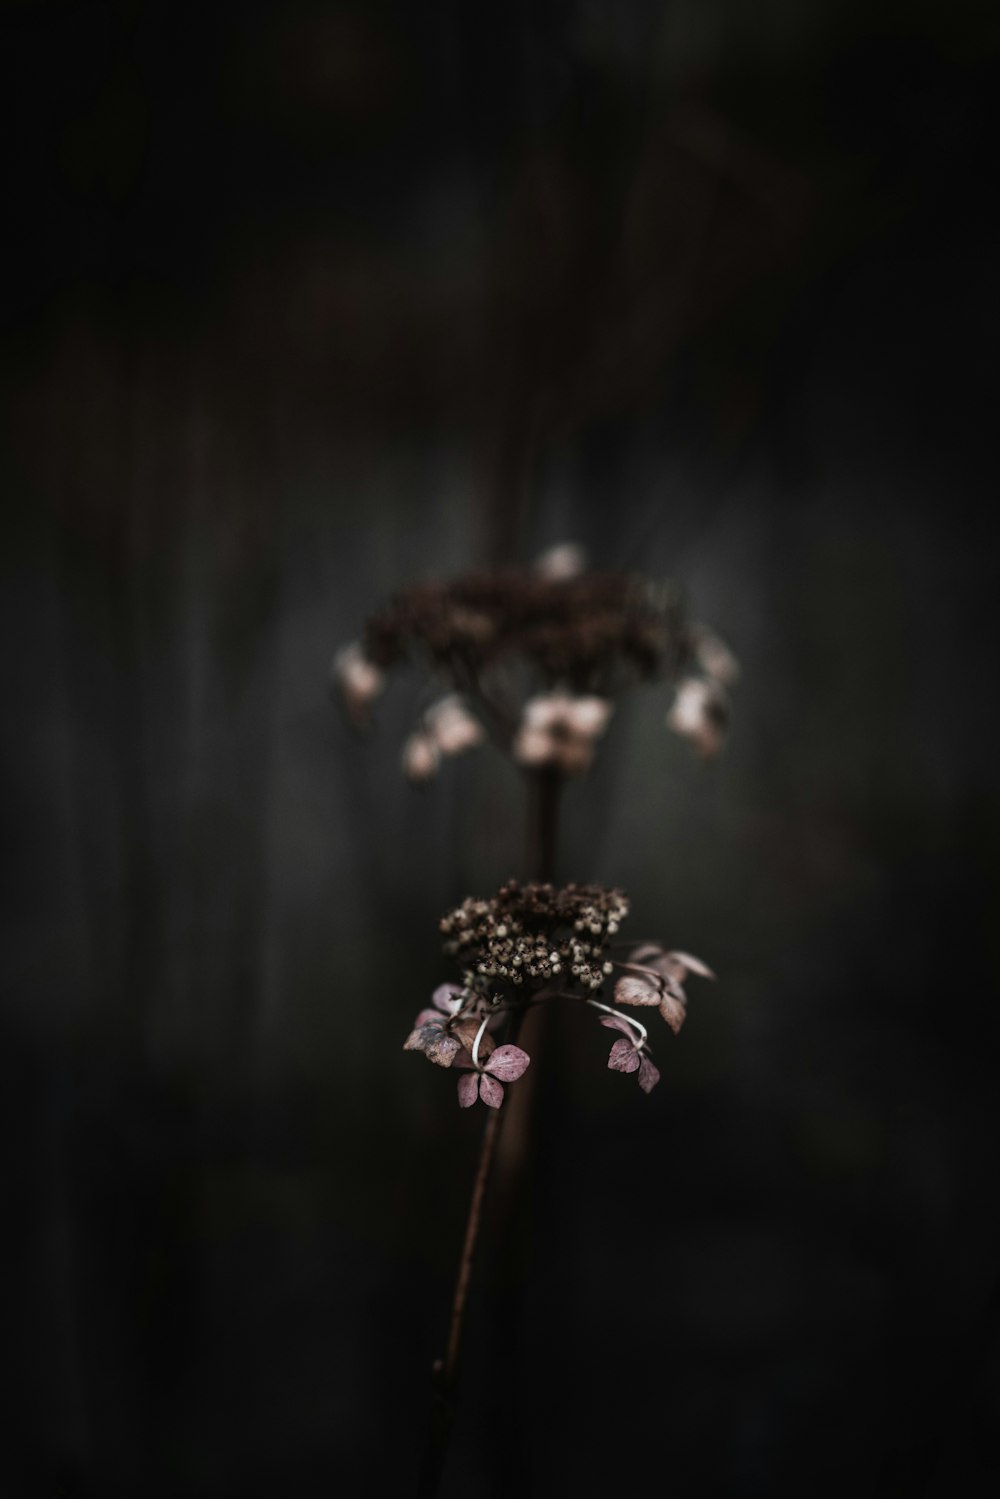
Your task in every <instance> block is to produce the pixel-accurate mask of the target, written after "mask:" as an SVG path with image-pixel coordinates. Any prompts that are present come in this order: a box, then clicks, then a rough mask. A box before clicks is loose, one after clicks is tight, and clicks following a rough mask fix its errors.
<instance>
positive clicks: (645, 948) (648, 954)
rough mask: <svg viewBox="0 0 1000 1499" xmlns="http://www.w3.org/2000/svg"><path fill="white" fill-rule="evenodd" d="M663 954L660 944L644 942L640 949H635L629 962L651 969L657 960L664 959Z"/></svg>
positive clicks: (629, 956)
mask: <svg viewBox="0 0 1000 1499" xmlns="http://www.w3.org/2000/svg"><path fill="white" fill-rule="evenodd" d="M663 953H664V950H663V948H662V947H661V946H660V944H659V942H643V943H641V944H640V946H639V947H633V949H632V951H631V952H630V953H629V955H628V960H629V962H630V963H644V964H645V966H646V967H647V968H651V967H652V966H653V964H654V963H655V962H656V960H657V958H662V957H663Z"/></svg>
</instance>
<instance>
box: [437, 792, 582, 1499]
mask: <svg viewBox="0 0 1000 1499" xmlns="http://www.w3.org/2000/svg"><path fill="white" fill-rule="evenodd" d="M561 786H562V778H561V776H560V775H559V772H558V771H555V770H550V769H543V770H540V771H538V772H536V773H535V774H534V775H533V776H532V777H531V780H530V796H531V800H530V803H529V819H530V822H529V850H528V868H529V870H530V871H531V878H532V879H536V880H551V879H552V877H553V874H554V871H555V858H556V834H557V829H558V819H559V792H560V790H561ZM525 1013H526V1009H519V1010H515V1011H514V1012H513V1013H512V1015H511V1023H510V1029H509V1033H508V1036H507V1040H508V1041H509V1042H516V1040H517V1038H518V1035H519V1033H520V1029H521V1023H522V1021H523V1019H524V1015H525ZM540 1039H541V1038H540V1035H539V1036H538V1037H537V1038H536V1040H535V1042H534V1043H533V1046H534V1048H535V1049H537V1046H538V1042H539V1040H540ZM536 1060H537V1058H536ZM532 1080H533V1074H532V1073H530V1072H529V1073H528V1076H527V1078H526V1079H525V1081H524V1082H522V1083H521V1087H520V1088H519V1089H518V1091H517V1092H516V1093H513V1094H512V1095H511V1098H510V1101H509V1102H508V1104H507V1107H506V1109H505V1110H503V1111H502V1110H500V1109H496V1110H492V1111H491V1112H490V1117H489V1118H488V1119H487V1121H486V1128H485V1130H484V1131H483V1142H482V1145H481V1146H480V1150H479V1164H478V1165H477V1167H476V1175H475V1178H474V1180H473V1183H472V1197H471V1199H470V1201H469V1215H468V1218H467V1219H466V1224H465V1240H464V1242H463V1244H462V1254H461V1257H460V1259H459V1262H458V1275H457V1276H456V1279H455V1289H454V1292H453V1293H452V1298H451V1317H450V1320H449V1323H448V1341H447V1344H446V1346H445V1354H444V1358H443V1359H439V1360H438V1361H437V1362H436V1364H435V1366H434V1401H433V1406H432V1408H431V1421H430V1428H429V1431H428V1436H427V1445H426V1449H425V1452H424V1461H423V1466H422V1468H421V1471H420V1481H419V1485H418V1489H417V1493H418V1499H433V1496H434V1495H435V1494H436V1493H437V1491H438V1485H439V1484H440V1481H441V1475H442V1473H443V1471H444V1465H445V1460H446V1459H447V1456H448V1444H449V1440H450V1437H451V1428H452V1423H453V1420H454V1415H455V1392H456V1389H457V1385H458V1365H459V1356H460V1354H461V1348H462V1332H463V1329H464V1326H465V1306H466V1302H467V1300H468V1295H469V1285H470V1283H471V1280H472V1267H473V1264H474V1262H475V1256H476V1246H477V1244H478V1242H479V1231H480V1227H481V1225H482V1216H483V1202H484V1200H485V1197H486V1188H487V1187H488V1185H489V1181H490V1175H491V1172H492V1169H493V1163H494V1160H495V1158H496V1153H497V1150H496V1147H497V1141H498V1139H499V1137H500V1125H501V1120H502V1117H503V1114H504V1113H513V1115H514V1118H513V1120H512V1122H511V1124H510V1126H509V1128H508V1130H507V1135H506V1139H505V1144H506V1145H507V1149H506V1151H505V1160H504V1172H503V1175H504V1178H505V1181H506V1184H507V1186H508V1189H509V1186H510V1183H511V1181H512V1179H513V1178H514V1177H515V1176H517V1175H519V1174H520V1169H521V1165H522V1162H523V1160H524V1156H525V1153H526V1150H527V1141H528V1118H529V1115H530V1112H531V1095H532V1091H533V1089H532V1087H531V1084H532ZM526 1084H527V1086H526Z"/></svg>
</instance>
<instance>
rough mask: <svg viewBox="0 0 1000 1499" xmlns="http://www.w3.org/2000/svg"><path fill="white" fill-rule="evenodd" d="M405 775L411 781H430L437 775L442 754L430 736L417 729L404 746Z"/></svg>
mask: <svg viewBox="0 0 1000 1499" xmlns="http://www.w3.org/2000/svg"><path fill="white" fill-rule="evenodd" d="M402 758H403V774H404V775H405V776H406V778H407V780H410V781H416V782H421V781H429V780H431V778H432V777H433V776H436V775H437V772H438V766H439V765H440V764H441V752H440V750H439V749H438V747H437V745H436V744H435V743H434V740H433V739H432V738H431V737H430V735H429V734H425V733H424V731H423V730H422V729H415V730H414V732H413V733H412V734H411V735H410V736H409V738H408V739H407V741H406V743H405V744H404V745H403V756H402Z"/></svg>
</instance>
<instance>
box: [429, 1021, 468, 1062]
mask: <svg viewBox="0 0 1000 1499" xmlns="http://www.w3.org/2000/svg"><path fill="white" fill-rule="evenodd" d="M461 1049H462V1048H461V1045H460V1044H459V1042H458V1041H456V1040H455V1037H454V1036H449V1035H448V1033H447V1031H444V1030H439V1031H438V1039H437V1040H436V1041H433V1042H432V1043H431V1045H430V1046H428V1047H426V1048H425V1050H426V1052H427V1056H428V1057H429V1058H430V1060H431V1061H432V1062H433V1063H434V1065H435V1066H436V1067H450V1066H451V1065H452V1063H453V1062H454V1060H455V1058H456V1056H457V1055H458V1053H459V1052H460V1051H461Z"/></svg>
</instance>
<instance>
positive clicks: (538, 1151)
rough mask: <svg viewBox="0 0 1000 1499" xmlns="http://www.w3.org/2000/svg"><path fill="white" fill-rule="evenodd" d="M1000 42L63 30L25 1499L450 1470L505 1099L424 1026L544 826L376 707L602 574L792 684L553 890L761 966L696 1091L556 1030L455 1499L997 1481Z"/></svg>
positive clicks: (21, 54)
mask: <svg viewBox="0 0 1000 1499" xmlns="http://www.w3.org/2000/svg"><path fill="white" fill-rule="evenodd" d="M998 42H1000V33H998V29H997V26H996V22H995V18H990V16H989V13H988V8H986V7H978V6H973V5H971V4H969V5H965V4H962V3H953V4H950V5H943V4H915V3H910V4H907V5H902V4H900V5H895V4H891V3H888V0H872V3H867V4H861V3H857V4H850V3H847V4H834V3H832V0H830V3H823V0H813V3H800V4H795V3H792V0H760V3H758V4H756V5H754V6H749V5H740V4H737V3H735V0H684V3H674V4H665V3H653V0H649V3H645V4H642V3H622V0H619V3H612V0H591V3H583V0H566V3H562V4H557V3H533V4H527V3H509V4H503V5H500V4H484V5H461V4H458V3H457V0H452V3H440V4H433V3H427V4H420V5H416V4H409V3H403V0H396V3H384V4H376V3H372V4H366V5H350V4H344V5H334V4H316V3H313V4H305V3H301V0H294V3H293V0H288V3H284V4H281V5H279V4H277V3H275V0H249V3H247V0H244V3H240V4H236V3H216V4H213V5H197V6H196V5H187V4H183V3H179V0H178V3H173V4H169V5H168V4H165V3H164V4H154V3H126V0H122V3H119V4H101V3H91V4H76V5H73V4H56V3H49V0H45V3H43V0H36V3H30V0H22V3H11V0H8V3H7V4H6V5H5V6H4V7H3V9H2V12H0V57H2V61H0V68H2V75H3V76H2V80H0V81H2V91H3V98H4V102H5V106H6V108H7V110H8V112H9V118H8V122H7V126H6V128H5V130H4V136H3V140H4V151H5V157H6V160H5V171H6V188H5V208H6V210H7V211H6V214H5V218H6V228H5V231H4V240H5V244H4V250H5V252H6V258H7V269H6V271H5V272H4V274H3V277H2V281H0V316H2V325H3V330H4V352H3V358H2V366H0V378H2V382H3V395H4V402H3V405H4V413H5V414H4V444H3V454H4V456H3V470H2V481H3V493H4V501H5V506H4V510H5V517H6V519H5V528H4V540H5V550H4V568H3V594H2V609H3V632H4V639H5V647H6V649H5V652H4V655H5V657H6V666H5V682H4V687H3V706H4V721H5V730H6V732H5V735H4V754H5V769H6V777H5V780H6V785H7V789H8V792H9V800H8V803H7V812H6V814H5V824H4V852H5V861H4V894H5V902H4V908H5V923H4V931H3V945H2V951H3V959H4V969H5V974H6V984H5V989H6V994H5V1005H4V1018H3V1031H2V1044H0V1097H2V1099H3V1103H4V1106H5V1115H6V1119H5V1128H4V1144H5V1147H6V1151H5V1162H4V1175H3V1187H4V1192H3V1195H4V1205H5V1209H6V1211H5V1214H4V1220H5V1228H4V1232H3V1242H4V1248H5V1251H6V1258H7V1260H8V1267H7V1269H6V1271H5V1274H4V1278H3V1289H4V1302H5V1307H4V1312H5V1318H4V1320H5V1326H6V1331H5V1332H4V1335H3V1349H4V1356H5V1362H6V1363H7V1364H8V1365H9V1368H8V1374H9V1376H10V1377H9V1388H8V1394H7V1397H6V1400H5V1405H4V1420H3V1436H2V1439H0V1492H2V1493H3V1494H4V1495H5V1496H6V1495H11V1496H14V1499H20V1496H22V1495H23V1496H35V1495H38V1496H40V1499H76V1496H85V1495H95V1496H96V1495H100V1496H101V1499H118V1496H123V1499H131V1496H137V1495H140V1494H141V1495H143V1496H149V1499H159V1496H163V1499H174V1496H177V1499H188V1496H190V1499H202V1496H204V1499H210V1496H211V1499H230V1496H232V1499H244V1496H245V1499H256V1496H258V1495H260V1496H264V1495H269V1496H270V1495H273V1494H275V1493H282V1494H289V1495H295V1496H303V1499H309V1496H312V1495H320V1494H324V1495H327V1494H332V1493H359V1494H363V1493H374V1492H377V1491H380V1490H381V1489H382V1488H384V1487H386V1486H391V1491H392V1492H395V1493H399V1494H407V1493H410V1492H411V1491H412V1481H413V1480H412V1475H413V1473H414V1470H415V1465H416V1459H417V1454H418V1452H419V1448H420V1444H421V1440H422V1432H423V1429H424V1426H425V1423H426V1399H425V1393H426V1370H427V1367H428V1364H429V1361H430V1359H431V1357H432V1356H433V1355H434V1354H435V1353H437V1352H438V1351H439V1349H440V1345H441V1341H442V1337H443V1327H444V1319H445V1314H446V1308H447V1300H448V1295H449V1288H450V1279H451V1275H452V1273H453V1268H454V1263H455V1258H456V1254H457V1248H458V1244H459V1240H460V1235H461V1229H462V1222H463V1215H464V1203H465V1198H466V1193H467V1190H468V1183H469V1179H470V1174H471V1170H472V1165H473V1161H474V1157H475V1152H476V1147H477V1140H478V1135H479V1131H480V1129H481V1125H482V1118H481V1114H482V1111H481V1110H476V1111H475V1114H473V1113H471V1112H470V1113H469V1114H464V1113H463V1114H460V1113H459V1111H458V1109H457V1107H456V1106H455V1100H454V1087H453V1082H452V1080H451V1079H450V1078H447V1077H445V1076H444V1075H443V1074H440V1073H438V1072H436V1071H432V1070H431V1069H430V1068H429V1067H428V1066H427V1065H426V1064H425V1063H424V1062H423V1060H422V1059H420V1058H419V1057H414V1056H411V1055H404V1054H403V1053H402V1051H401V1050H400V1046H401V1042H402V1039H403V1037H404V1036H405V1034H406V1031H407V1029H408V1027H409V1024H410V1021H411V1018H412V1015H413V1014H414V1013H415V1011H416V1010H417V1009H418V1008H419V1007H420V1006H421V1005H422V1003H423V1002H424V1001H425V997H426V995H427V993H428V991H429V989H430V987H431V986H433V985H434V984H435V983H437V982H439V981H441V980H442V979H444V978H447V977H449V976H450V973H449V970H448V967H447V964H446V963H445V961H444V960H443V958H442V957H441V956H440V954H439V952H438V936H437V931H436V923H437V919H438V917H439V915H440V914H441V913H442V911H443V910H445V909H446V908H447V907H448V906H449V905H450V904H451V903H452V902H453V901H455V900H456V899H459V898H461V897H462V896H463V895H465V894H467V893H470V892H473V891H475V892H482V891H489V890H490V889H492V888H493V887H494V886H495V885H496V884H497V883H498V882H499V881H500V879H502V878H505V877H506V876H508V875H509V874H511V873H516V872H518V871H520V870H521V869H522V868H523V808H522V791H521V787H520V785H519V782H518V780H517V777H516V776H515V775H514V773H513V772H512V771H511V770H510V768H509V767H508V766H506V765H505V764H504V763H503V762H502V761H500V760H499V758H498V757H496V756H495V755H494V754H492V753H490V752H487V753H483V754H482V755H480V756H478V757H472V758H469V759H468V760H467V761H463V762H462V763H457V764H454V765H452V766H449V767H448V768H447V770H446V772H445V773H444V774H443V775H442V777H441V779H440V781H439V782H438V783H437V784H435V785H433V786H431V787H429V788H428V789H427V790H426V791H425V792H424V793H423V794H418V793H415V792H414V791H412V790H411V789H410V788H409V787H407V786H405V785H404V784H403V782H402V780H401V777H400V776H399V772H398V754H399V747H400V744H401V741H402V738H403V736H404V734H405V732H406V731H407V728H408V725H409V723H410V722H411V719H412V713H413V710H414V705H415V703H416V701H417V697H418V692H419V687H418V684H416V683H415V682H412V681H411V682H407V683H403V682H400V683H398V684H397V685H396V686H395V687H394V689H393V691H392V692H391V694H390V695H389V697H388V698H387V700H386V701H385V702H384V703H383V704H382V705H381V708H380V712H379V722H378V726H377V729H376V732H375V733H374V735H373V736H372V737H371V738H370V739H369V740H359V739H358V738H357V737H356V736H354V735H352V733H351V732H350V731H349V729H348V728H347V726H346V725H345V723H344V722H343V721H342V719H341V717H340V716H339V715H338V713H337V712H336V711H335V710H334V708H333V707H332V706H331V704H330V702H329V700H328V698H327V685H326V677H327V670H328V664H329V659H330V657H331V655H332V652H333V650H334V648H335V647H336V646H337V645H338V644H340V643H342V642H343V641H345V640H347V639H349V638H351V637H353V636H355V635H356V634H357V633H358V632H359V629H360V627H361V624H362V622H363V620H364V618H365V616H366V614H367V613H369V612H371V611H372V610H373V609H374V608H376V607H377V606H378V605H379V604H380V603H381V602H382V601H383V600H384V599H385V598H386V596H387V595H388V594H389V593H390V592H391V591H392V590H393V589H394V588H396V587H398V586H401V585H403V584H405V583H406V582H409V581H411V580H413V579H415V578H419V577H428V576H439V575H447V574H448V573H451V572H454V571H456V570H461V569H462V568H464V567H467V566H469V565H471V564H480V563H484V562H495V561H499V560H503V559H509V558H520V559H527V558H530V557H531V556H533V555H535V554H536V553H537V552H538V551H539V550H540V549H541V548H542V547H544V546H546V545H549V544H551V543H553V542H555V541H559V540H562V539H565V538H573V539H576V540H578V541H580V542H581V543H582V544H583V545H584V546H585V547H586V548H587V550H588V552H589V553H590V555H591V557H592V558H593V559H594V560H595V562H598V563H600V564H602V565H627V566H635V567H641V568H643V569H644V570H646V571H648V572H650V573H653V574H664V573H665V574H668V575H670V576H672V577H674V578H676V579H677V580H678V581H680V582H681V583H682V585H683V586H684V587H685V589H686V590H687V592H688V594H689V596H690V599H691V601H692V607H693V609H694V611H695V613H696V614H697V615H698V616H699V617H702V618H704V619H706V620H708V621H709V622H710V623H711V624H712V625H713V626H714V627H715V628H716V629H718V630H719V631H720V632H721V633H722V634H723V635H724V636H725V637H726V638H727V639H728V640H729V641H730V642H731V643H732V644H733V646H734V648H735V649H736V651H737V653H738V655H739V656H740V658H741V661H742V664H743V673H744V674H743V681H742V683H741V685H740V687H739V689H738V692H737V695H736V696H737V701H736V712H735V726H734V731H733V734H732V739H731V743H730V745H729V748H728V750H727V753H726V755H725V756H724V757H723V759H722V760H721V761H720V762H719V763H718V764H716V765H714V766H712V767H708V768H706V767H703V766H701V765H698V764H697V763H695V762H694V761H693V760H692V759H691V757H690V756H689V755H688V754H687V752H686V750H685V747H684V746H683V745H681V744H680V743H679V742H678V741H676V740H675V739H674V738H672V737H671V736H668V735H667V733H666V732H665V730H664V726H663V710H664V708H665V706H666V701H667V699H666V696H665V694H664V691H663V689H662V688H661V689H660V690H659V691H657V690H656V689H654V688H650V689H647V690H637V691H636V692H635V693H634V694H633V695H632V696H631V697H630V698H629V699H627V700H626V701H625V702H624V703H623V704H622V706H621V708H620V710H619V712H618V714H617V715H616V718H615V721H614V723H613V726H612V729H611V731H610V734H609V736H608V740H607V743H606V745H605V747H604V751H603V753H602V757H601V760H600V763H599V764H598V766H597V767H596V769H595V771H594V773H593V774H592V775H591V777H590V778H589V780H588V781H587V782H585V783H581V784H578V785H575V786H574V787H572V788H571V790H570V791H569V793H568V795H567V797H566V801H565V816H564V825H563V838H562V844H561V853H560V861H559V863H560V871H559V872H560V875H561V877H563V878H577V879H597V880H601V881H604V882H607V883H620V884H622V885H623V886H624V887H625V888H626V889H627V890H628V891H629V892H630V894H631V897H632V901H633V912H634V914H633V918H632V921H631V923H630V927H631V930H632V931H633V932H634V934H635V935H636V937H647V936H662V937H663V938H664V939H666V940H667V941H668V942H670V943H673V944H676V945H679V946H681V947H685V948H688V949H690V950H692V951H694V952H696V953H699V954H701V955H703V956H704V957H705V958H706V959H707V960H708V961H709V962H711V963H712V964H713V966H714V967H715V968H716V969H717V971H718V973H719V975H720V979H719V982H718V984H717V985H715V986H711V987H709V986H707V985H702V986H700V987H699V986H698V984H697V981H692V984H691V986H690V988H691V1011H690V1017H689V1022H688V1025H687V1027H686V1029H685V1031H684V1033H683V1035H682V1037H681V1038H680V1039H679V1040H678V1041H676V1042H674V1041H673V1040H672V1039H671V1038H669V1037H668V1038H667V1041H666V1042H661V1045H660V1047H659V1049H658V1052H657V1057H658V1061H659V1062H660V1065H661V1068H662V1071H663V1073H664V1080H663V1083H662V1084H661V1086H660V1088H659V1089H658V1090H657V1092H656V1093H655V1094H653V1095H652V1096H651V1097H650V1098H645V1097H644V1096H642V1095H641V1094H640V1092H639V1090H638V1089H637V1088H636V1087H635V1086H634V1084H633V1083H632V1082H631V1081H629V1080H628V1079H623V1078H620V1077H617V1076H613V1075H612V1074H610V1073H609V1072H608V1071H607V1069H606V1067H605V1057H606V1050H607V1039H608V1038H607V1033H606V1032H603V1031H600V1030H599V1029H598V1028H597V1027H596V1026H590V1027H585V1026H582V1025H580V1026H574V1024H573V1021H572V1016H569V1015H566V1016H560V1017H559V1020H560V1022H563V1023H562V1024H560V1025H557V1026H556V1027H555V1029H554V1031H553V1040H552V1043H551V1045H550V1047H549V1050H548V1052H547V1055H546V1058H545V1064H544V1065H545V1068H546V1071H545V1074H544V1080H543V1083H542V1086H541V1091H540V1096H539V1108H538V1114H537V1119H536V1127H535V1134H534V1149H533V1152H532V1158H531V1159H532V1169H531V1171H530V1173H529V1176H528V1180H527V1182H526V1185H525V1194H524V1195H525V1200H526V1201H527V1203H528V1209H529V1211H528V1213H527V1215H526V1220H525V1221H523V1222H521V1224H520V1226H519V1227H518V1226H517V1225H515V1229H514V1231H513V1233H512V1234H509V1235H508V1236H507V1238H506V1239H505V1240H504V1243H505V1245H506V1249H505V1251H504V1253H503V1255H500V1256H497V1255H494V1256H492V1257H491V1256H489V1255H487V1256H486V1258H485V1259H484V1262H483V1266H482V1275H481V1278H480V1282H479V1290H478V1292H477V1294H476V1296H475V1298H474V1301H473V1306H472V1311H471V1319H470V1325H469V1343H468V1360H467V1366H466V1374H467V1381H466V1394H465V1401H464V1406H463V1412H462V1416H461V1420H460V1423H459V1426H458V1428H457V1434H456V1446H455V1450H454V1453H453V1461H452V1465H451V1468H450V1470H449V1483H448V1485H447V1486H446V1490H447V1493H448V1494H455V1495H458V1494H477V1495H478V1494H482V1495H489V1496H493V1495H497V1496H499V1495H506V1494H517V1495H519V1496H524V1499H527V1496H530V1495H535V1494H542V1493H550V1492H560V1493H561V1492H576V1493H580V1494H586V1495H589V1494H595V1495H597V1494H603V1493H608V1492H616V1491H618V1490H619V1489H621V1490H627V1489H630V1488H633V1487H635V1486H639V1485H644V1484H647V1483H648V1484H651V1485H653V1486H654V1488H655V1489H658V1490H662V1491H664V1492H666V1491H668V1490H669V1492H671V1493H672V1494H674V1495H678V1496H700V1495H709V1494H724V1495H733V1496H737V1495H772V1494H785V1493H787V1494H793V1493H794V1494H797V1495H802V1494H808V1495H826V1494H830V1495H832V1494H838V1495H839V1494H843V1493H845V1492H849V1493H851V1494H853V1495H881V1494H893V1493H897V1492H904V1491H905V1492H906V1493H907V1494H908V1495H915V1494H927V1495H939V1496H945V1495H953V1494H957V1493H960V1494H962V1495H979V1494H985V1493H988V1492H990V1493H992V1492H993V1484H994V1483H995V1481H996V1477H997V1457H996V1451H997V1449H996V1434H997V1433H996V1424H997V1414H998V1384H1000V1342H998V1333H1000V1302H998V1251H1000V1222H998V1213H997V1201H996V1179H997V1127H998V1123H1000V1096H998V1091H997V1072H996V1067H997V1029H998V1023H997V1011H996V998H997V994H996V989H997V984H996V979H997V958H998V947H997V933H998V926H997V924H996V919H995V918H996V904H995V903H996V884H995V869H996V860H997V854H998V843H1000V839H998V832H1000V828H998V801H997V789H998V788H997V780H998V777H997V752H996V739H995V729H996V715H995V712H994V709H993V703H994V695H995V679H996V654H995V651H994V647H993V640H992V635H993V631H992V629H991V626H992V620H993V613H994V607H995V590H996V566H995V548H996V527H995V523H994V521H993V519H992V517H991V515H990V512H989V506H990V504H991V502H992V500H993V497H994V494H995V480H994V477H993V453H994V448H995V427H996V409H997V407H996V388H995V379H994V371H995V366H996V348H997V332H998V328H997V301H996V296H995V290H994V286H995V280H996V267H997V264H998V252H1000V243H998V240H1000V235H998V232H997V228H996V224H995V221H994V220H993V219H992V217H991V213H990V208H991V202H992V200H994V199H995V195H996V175H995V158H994V156H993V155H992V154H991V153H990V151H989V149H988V146H987V135H988V131H989V128H990V125H991V123H992V122H991V120H990V118H989V116H990V113H991V106H992V100H993V98H994V97H995V95H996V92H997V88H998V84H1000V77H998V72H1000V70H998V50H1000V48H998ZM492 1227H493V1228H496V1227H497V1225H496V1223H495V1222H494V1223H493V1224H492Z"/></svg>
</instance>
